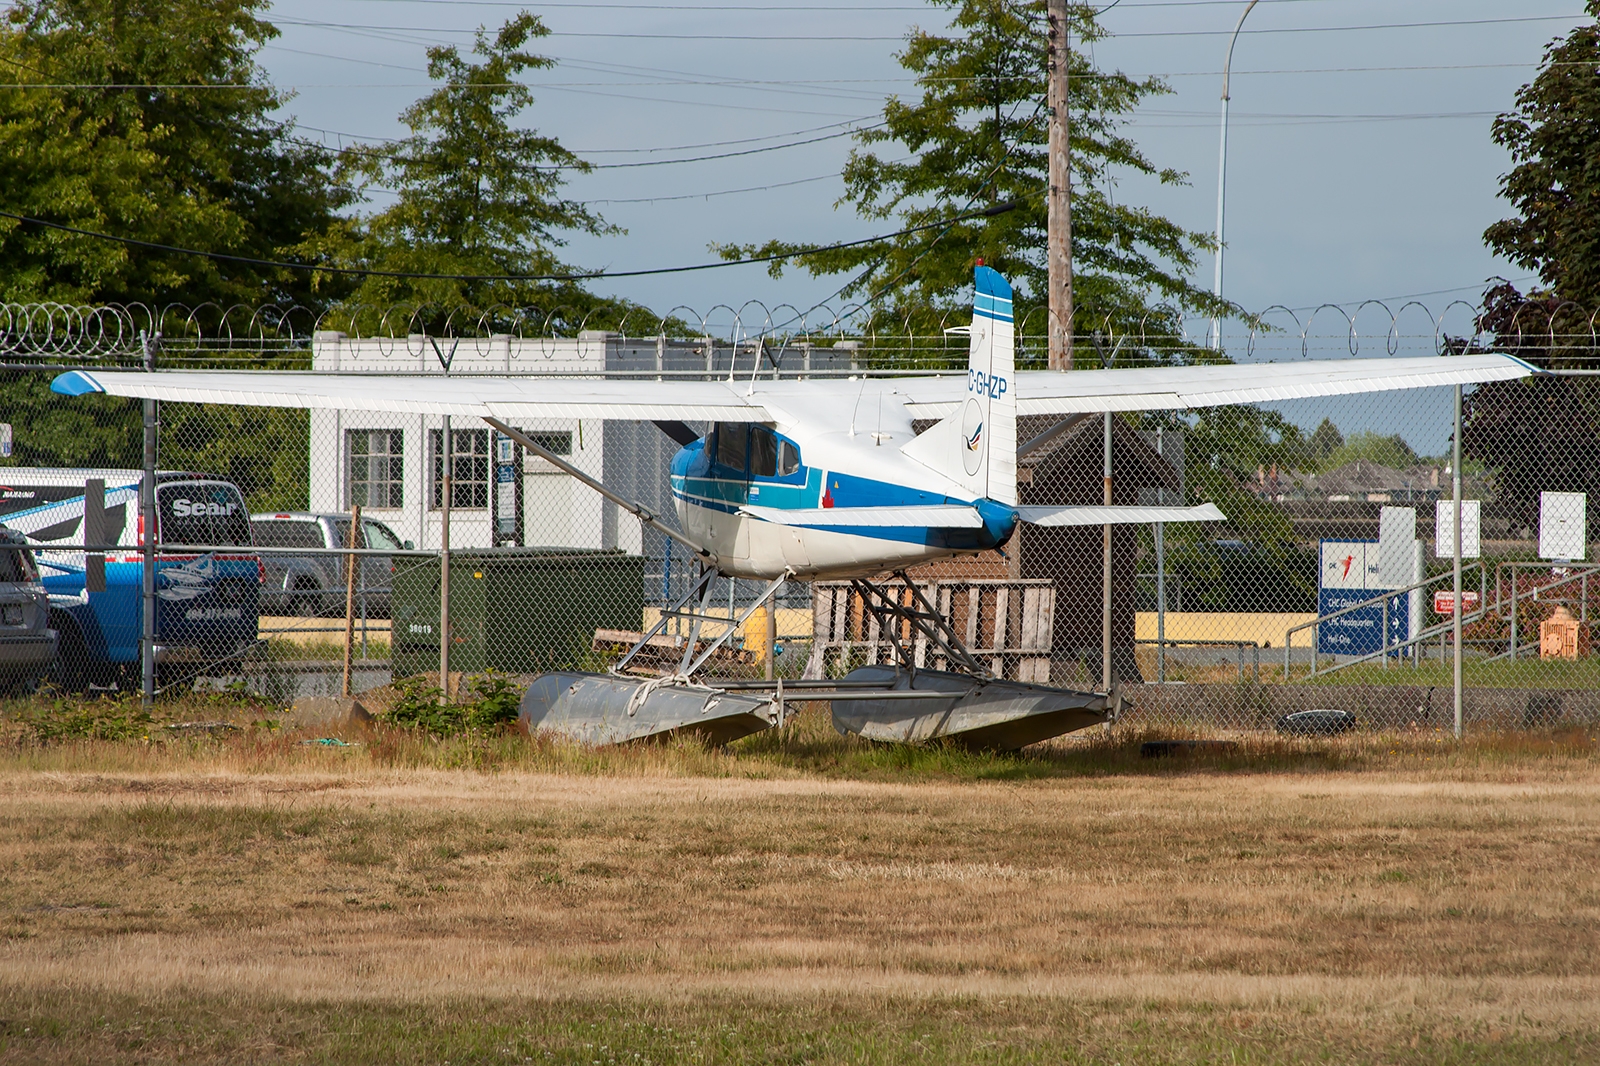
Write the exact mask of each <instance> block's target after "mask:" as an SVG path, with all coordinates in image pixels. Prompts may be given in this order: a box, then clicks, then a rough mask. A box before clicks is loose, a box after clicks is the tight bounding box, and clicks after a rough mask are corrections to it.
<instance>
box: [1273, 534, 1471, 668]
mask: <svg viewBox="0 0 1600 1066" xmlns="http://www.w3.org/2000/svg"><path fill="white" fill-rule="evenodd" d="M1472 570H1476V571H1478V611H1477V613H1476V614H1475V615H1473V616H1471V618H1470V619H1469V618H1468V617H1467V616H1466V615H1463V616H1462V618H1461V621H1462V623H1463V624H1465V623H1466V622H1468V621H1473V622H1477V621H1481V620H1482V619H1483V617H1484V614H1485V611H1486V610H1487V606H1488V603H1487V601H1488V572H1487V571H1486V570H1485V569H1484V567H1483V563H1481V562H1475V563H1472V564H1470V565H1469V566H1467V567H1466V568H1464V569H1463V570H1462V576H1463V577H1465V576H1466V574H1467V573H1468V572H1469V571H1472ZM1446 579H1451V580H1454V577H1453V575H1452V574H1449V573H1444V574H1435V575H1434V576H1433V577H1428V578H1423V579H1422V580H1421V581H1413V582H1412V583H1411V584H1409V585H1406V586H1405V587H1404V588H1397V589H1388V590H1386V591H1384V592H1381V593H1379V594H1378V595H1377V596H1374V597H1372V598H1371V599H1367V600H1362V601H1361V602H1360V603H1352V604H1351V605H1350V606H1348V607H1341V608H1339V609H1338V610H1337V611H1330V612H1329V613H1327V614H1324V615H1318V616H1317V617H1316V618H1313V619H1312V620H1311V621H1309V622H1301V623H1300V624H1299V625H1295V626H1290V627H1289V628H1288V629H1286V630H1284V633H1283V679H1284V680H1285V681H1287V680H1288V679H1289V670H1290V661H1291V659H1290V657H1291V652H1292V649H1293V647H1294V635H1295V634H1296V633H1298V632H1300V631H1301V630H1303V629H1310V630H1313V636H1312V639H1311V673H1310V674H1308V675H1307V676H1308V677H1315V676H1316V674H1317V645H1318V643H1319V640H1318V638H1319V637H1320V636H1321V635H1322V634H1321V626H1322V624H1323V623H1324V622H1329V621H1332V620H1333V619H1335V618H1341V617H1343V616H1344V615H1347V614H1351V613H1353V612H1355V611H1360V610H1364V609H1367V608H1370V607H1372V606H1374V605H1381V606H1382V608H1383V622H1382V624H1383V632H1382V634H1381V636H1380V638H1379V643H1380V647H1379V650H1378V651H1375V652H1371V653H1369V654H1367V655H1362V656H1359V657H1357V658H1355V659H1351V660H1350V661H1349V662H1346V663H1335V664H1334V665H1333V666H1330V667H1328V668H1327V669H1326V670H1324V671H1323V673H1330V674H1331V673H1333V672H1334V671H1336V670H1343V669H1344V668H1345V667H1347V666H1355V665H1356V664H1358V663H1364V662H1369V661H1371V660H1373V659H1377V658H1382V659H1383V661H1384V663H1385V664H1387V663H1388V661H1389V653H1390V652H1391V651H1395V650H1398V649H1401V648H1406V647H1409V646H1411V645H1413V644H1416V643H1419V642H1420V641H1421V640H1423V639H1424V634H1427V633H1430V632H1432V630H1428V629H1424V630H1422V631H1420V632H1418V633H1417V635H1416V636H1414V637H1407V638H1406V639H1405V640H1403V641H1398V642H1396V643H1393V644H1391V643H1389V601H1390V600H1392V599H1394V598H1395V597H1396V596H1404V595H1406V594H1407V593H1410V592H1412V591H1420V590H1422V589H1425V588H1427V586H1429V585H1431V584H1433V583H1435V582H1437V581H1443V580H1446ZM1465 591H1466V590H1465V589H1463V593H1465ZM1461 598H1462V599H1463V600H1465V599H1466V596H1465V595H1464V594H1463V595H1462V597H1461ZM1455 607H1456V610H1460V609H1461V604H1456V605H1455Z"/></svg>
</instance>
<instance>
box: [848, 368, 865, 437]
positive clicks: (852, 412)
mask: <svg viewBox="0 0 1600 1066" xmlns="http://www.w3.org/2000/svg"><path fill="white" fill-rule="evenodd" d="M866 394H867V379H866V378H862V379H861V391H860V392H858V393H856V405H855V406H854V407H852V408H851V409H850V436H852V437H854V436H855V435H856V412H858V411H860V410H861V397H863V396H865V395H866Z"/></svg>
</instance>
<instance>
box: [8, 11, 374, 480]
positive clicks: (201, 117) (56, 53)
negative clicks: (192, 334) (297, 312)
mask: <svg viewBox="0 0 1600 1066" xmlns="http://www.w3.org/2000/svg"><path fill="white" fill-rule="evenodd" d="M265 6H266V4H265V2H264V0H160V2H156V0H23V2H20V3H16V4H13V5H11V6H10V8H9V9H8V10H7V12H6V14H5V21H4V24H3V26H0V61H3V62H4V65H5V69H6V71H7V74H6V79H5V80H6V82H7V84H6V85H4V86H0V210H5V211H10V212H14V213H17V214H23V215H28V216H30V217H35V218H42V219H47V220H50V221H53V222H59V223H63V224H66V225H70V226H75V227H79V228H82V229H86V230H91V231H96V232H103V233H113V234H118V235H122V236H127V237H132V238H136V239H139V240H147V241H155V242H160V243H167V244H176V245H183V246H187V247H195V248H203V249H207V250H213V251H218V252H227V253H230V254H236V255H243V256H251V257H257V258H264V259H282V258H284V256H285V254H286V250H287V248H288V247H289V246H291V245H295V244H298V243H300V242H302V241H304V240H305V239H306V238H307V236H308V235H310V234H312V233H315V232H319V231H321V230H323V229H325V228H326V227H327V225H328V224H329V222H330V220H331V219H332V217H333V212H334V211H335V210H336V209H337V208H339V207H341V206H343V205H344V204H345V203H346V202H348V199H349V197H348V194H347V193H345V192H343V191H341V190H340V189H339V188H338V187H337V186H335V185H334V183H333V182H332V179H331V176H330V175H329V173H328V170H327V168H328V165H329V164H330V163H331V160H330V158H329V157H328V156H327V154H326V153H324V152H322V151H321V150H320V149H317V148H308V147H306V146H304V145H303V144H302V143H300V142H299V141H297V140H296V139H295V138H294V137H293V131H292V127H291V126H290V125H289V124H287V123H284V122H281V121H279V120H278V119H276V118H274V117H272V113H273V112H274V111H275V110H276V109H277V108H278V107H279V106H280V105H281V104H282V103H283V102H284V101H285V99H286V97H284V96H283V95H282V94H280V93H278V92H277V91H276V90H274V89H272V88H271V87H270V86H268V85H267V84H266V83H265V81H264V79H263V78H262V76H261V71H260V68H259V67H258V66H257V65H256V61H255V56H256V53H257V51H258V50H259V49H260V47H261V46H262V45H263V44H264V43H265V42H266V41H269V40H271V39H272V38H273V37H275V36H276V35H277V31H276V30H275V29H274V28H273V27H272V26H271V25H270V24H268V23H267V22H265V21H263V20H261V19H260V18H258V17H257V16H258V14H259V13H260V11H261V10H262V9H263V8H264V7H265ZM96 86H108V87H107V88H97V87H96ZM140 86H148V87H147V88H141V87H140ZM311 295H312V294H311V290H310V288H309V278H308V277H307V276H306V275H305V274H304V273H303V272H295V271H285V270H280V269H276V268H259V267H253V266H248V265H245V264H239V263H229V264H226V265H222V264H218V263H216V262H213V261H210V260H206V259H199V258H195V257H192V256H181V255H171V254H163V253H157V252H151V251H147V250H142V249H135V248H131V247H128V246H126V245H122V244H117V243H114V242H111V241H105V240H100V239H96V238H93V237H86V236H78V235H73V234H69V233H64V232H62V231H59V230H48V229H42V228H39V227H36V226H31V225H25V224H22V223H19V222H17V221H16V220H14V219H0V299H5V300H9V301H37V300H52V301H63V302H69V303H80V302H141V303H144V304H146V305H150V306H160V305H162V304H165V303H167V302H169V301H175V302H178V303H181V304H188V305H191V306H192V305H197V304H200V303H202V302H205V301H215V302H216V303H218V304H220V305H222V306H227V305H229V304H232V303H234V302H244V303H248V304H260V303H266V302H269V301H277V302H279V303H283V304H292V303H296V302H304V301H306V300H309V299H310V298H311ZM48 390H49V381H48V376H46V375H37V374H20V373H10V374H6V375H3V376H0V406H3V407H4V409H5V411H6V418H7V421H10V422H11V423H12V424H13V425H14V426H15V427H16V450H15V454H14V456H13V458H12V460H10V463H11V464H14V465H18V466H108V467H137V466H138V465H139V463H140V457H141V454H142V450H143V447H142V441H141V429H140V425H141V421H140V416H139V404H138V403H137V402H135V401H128V400H118V399H112V398H110V397H104V396H94V397H82V398H67V397H61V396H55V395H52V394H51V393H50V392H49V391H48ZM165 414H166V416H167V419H166V427H165V429H164V432H163V438H162V446H163V455H162V459H163V463H164V464H165V465H167V466H169V467H170V466H185V467H191V468H194V469H201V470H205V471H207V472H213V473H216V474H219V475H221V476H223V477H232V478H234V479H235V480H236V481H238V482H239V483H240V487H241V488H243V489H244V490H245V493H246V496H247V498H248V499H249V500H250V503H251V505H252V506H261V507H272V506H292V505H296V504H299V505H302V506H303V505H304V491H305V490H304V485H305V480H306V475H305V457H304V450H305V447H306V440H307V434H306V432H305V429H304V422H305V416H304V413H303V412H269V411H250V412H248V413H241V412H239V411H236V410H234V409H200V408H195V407H190V406H186V405H174V406H172V407H171V408H169V409H168V410H167V411H166V412H165ZM297 420H298V423H299V426H298V427H297V426H296V424H295V423H296V421H297ZM285 441H288V442H291V443H290V444H289V446H288V447H287V448H285V447H283V444H284V442H285Z"/></svg>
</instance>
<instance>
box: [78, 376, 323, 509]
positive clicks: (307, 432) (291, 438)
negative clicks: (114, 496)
mask: <svg viewBox="0 0 1600 1066" xmlns="http://www.w3.org/2000/svg"><path fill="white" fill-rule="evenodd" d="M58 399H59V397H58ZM89 399H91V400H93V399H104V397H89ZM133 465H135V466H137V465H138V463H137V462H135V463H134V464H133ZM161 465H162V466H163V467H165V468H167V469H172V470H198V471H202V472H204V473H207V474H211V475H213V476H214V477H220V478H223V479H225V480H228V481H231V482H233V483H234V484H235V485H237V486H239V491H240V492H241V493H243V494H244V499H245V506H247V507H248V508H250V510H252V511H276V510H301V509H304V508H306V507H308V506H310V502H309V496H308V493H309V492H310V486H311V412H309V411H304V410H295V409H291V408H286V407H231V406H222V405H220V404H216V405H214V404H205V405H200V404H187V403H173V404H165V405H163V406H162V408H161Z"/></svg>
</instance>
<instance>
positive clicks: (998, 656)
mask: <svg viewBox="0 0 1600 1066" xmlns="http://www.w3.org/2000/svg"><path fill="white" fill-rule="evenodd" d="M917 588H918V589H920V590H921V592H922V595H923V596H924V597H926V598H927V600H928V602H929V603H931V604H933V605H934V606H935V608H936V609H937V610H938V612H939V614H940V615H941V616H943V617H944V619H945V621H946V622H948V623H949V624H950V627H951V629H952V630H953V631H954V632H955V634H956V635H957V636H958V637H960V638H961V641H962V643H964V644H965V645H966V646H967V650H968V651H969V652H971V653H972V656H973V658H975V659H977V660H979V661H980V662H982V663H984V664H986V665H987V666H988V667H989V670H990V672H991V673H993V674H994V675H995V676H996V677H1004V678H1009V679H1011V680H1015V681H1036V682H1039V683H1041V684H1048V683H1049V681H1050V646H1051V641H1052V639H1053V638H1054V635H1055V608H1056V589H1055V582H1054V581H1053V580H1051V579H1049V578H1012V579H951V580H933V581H919V582H917ZM812 590H813V601H812V604H813V607H812V609H813V611H814V615H815V617H814V623H813V624H814V638H813V639H814V640H815V644H814V645H813V647H812V653H811V655H812V667H811V669H812V670H813V671H815V670H820V673H819V674H818V675H817V676H821V677H837V676H840V675H842V674H843V673H845V672H847V671H849V670H850V669H852V668H854V667H856V666H863V665H867V664H872V663H892V662H894V658H895V656H894V646H893V644H892V643H891V642H890V640H889V635H888V634H886V633H883V632H881V631H880V625H879V622H878V620H877V618H876V617H874V616H873V614H872V613H871V612H870V611H868V610H867V609H866V605H865V604H864V603H863V602H862V597H861V594H860V593H859V592H857V591H856V589H855V588H854V586H852V585H851V584H850V582H848V581H818V582H815V583H814V584H813V585H812ZM893 594H898V597H899V602H900V603H902V604H905V605H907V606H909V605H910V604H911V602H912V598H911V593H910V591H909V590H907V589H905V588H904V587H903V586H902V587H899V588H898V589H895V590H894V593H893ZM900 625H901V632H900V640H901V642H902V644H903V645H907V646H909V647H910V648H911V649H912V656H913V662H915V664H916V665H917V666H920V667H926V668H928V669H932V670H946V669H949V668H950V667H949V664H948V663H947V662H946V661H945V656H944V654H943V653H942V652H941V651H940V650H939V648H938V646H937V645H933V644H932V643H931V642H930V641H929V640H928V639H927V638H926V637H925V636H922V635H921V634H920V633H917V632H915V631H914V630H913V628H912V626H911V625H910V623H907V622H902V623H900Z"/></svg>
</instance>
